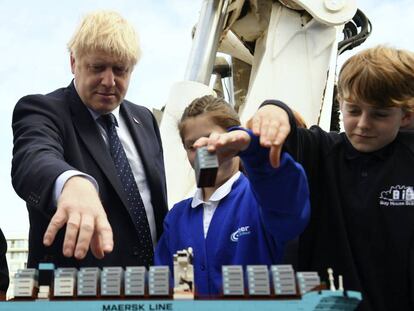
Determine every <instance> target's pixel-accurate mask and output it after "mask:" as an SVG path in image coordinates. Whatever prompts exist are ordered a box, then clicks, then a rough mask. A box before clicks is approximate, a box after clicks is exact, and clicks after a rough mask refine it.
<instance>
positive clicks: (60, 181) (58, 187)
mask: <svg viewBox="0 0 414 311" xmlns="http://www.w3.org/2000/svg"><path fill="white" fill-rule="evenodd" d="M73 176H82V177H84V178H86V179H87V180H89V181H90V182H91V183H92V185H93V186H94V187H95V189H96V191H98V193H99V185H98V183H97V182H96V180H95V178H93V177H92V176H90V175H88V174H85V173H82V172H80V171H76V170H68V171H65V172H63V173H62V174H60V175H59V176H58V178H56V181H55V185H54V186H53V204H54V206H57V201H58V199H59V197H60V195H61V193H62V189H63V186H65V184H66V182H67V181H68V179H69V178H71V177H73Z"/></svg>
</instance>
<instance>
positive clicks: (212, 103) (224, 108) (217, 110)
mask: <svg viewBox="0 0 414 311" xmlns="http://www.w3.org/2000/svg"><path fill="white" fill-rule="evenodd" d="M202 114H207V115H208V116H209V117H210V119H211V120H212V121H213V122H214V124H217V125H218V126H220V127H222V128H224V129H228V128H229V127H232V126H240V119H239V116H238V115H237V113H236V111H235V110H234V109H233V108H232V107H231V106H230V105H229V104H228V103H227V102H226V101H225V100H224V99H223V98H219V97H214V96H212V95H206V96H203V97H199V98H196V99H194V100H193V101H192V102H191V104H190V105H188V106H187V108H185V110H184V112H183V115H182V116H181V120H180V122H179V123H178V130H179V132H180V137H181V140H182V139H183V135H184V130H185V123H186V122H185V121H186V120H187V119H189V118H194V117H197V116H199V115H202Z"/></svg>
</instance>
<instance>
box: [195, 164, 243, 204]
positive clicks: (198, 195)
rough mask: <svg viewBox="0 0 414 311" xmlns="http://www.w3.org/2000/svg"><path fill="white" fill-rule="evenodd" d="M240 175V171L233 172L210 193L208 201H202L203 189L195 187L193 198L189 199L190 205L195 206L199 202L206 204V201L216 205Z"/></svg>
mask: <svg viewBox="0 0 414 311" xmlns="http://www.w3.org/2000/svg"><path fill="white" fill-rule="evenodd" d="M239 177H240V172H237V173H235V174H234V175H233V176H232V177H230V178H229V180H227V181H226V182H225V183H224V184H222V185H221V186H220V187H218V188H217V189H216V191H214V193H213V194H212V195H211V197H210V199H209V200H208V201H204V200H203V199H204V198H203V189H201V188H197V190H196V192H195V194H194V197H193V200H192V201H191V207H192V208H195V207H197V206H199V205H200V204H206V203H213V202H214V203H215V205H216V206H217V205H218V203H219V202H220V200H221V199H223V198H224V197H225V196H226V195H228V194H229V193H230V191H231V188H232V187H233V184H234V183H235V181H236V180H237V179H239Z"/></svg>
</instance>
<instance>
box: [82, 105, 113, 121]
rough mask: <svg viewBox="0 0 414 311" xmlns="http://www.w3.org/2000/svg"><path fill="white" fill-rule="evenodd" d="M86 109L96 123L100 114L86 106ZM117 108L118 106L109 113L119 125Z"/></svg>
mask: <svg viewBox="0 0 414 311" xmlns="http://www.w3.org/2000/svg"><path fill="white" fill-rule="evenodd" d="M86 108H88V110H89V113H90V114H91V116H92V118H93V119H94V120H95V121H97V119H98V118H99V117H100V116H101V114H100V113H98V112H96V111H94V110H92V109H91V108H89V107H88V106H86ZM119 108H120V106H118V107H116V108H115V109H114V110H112V111H111V112H110V113H112V114H113V115H114V116H115V119H116V120H117V121H118V124H119Z"/></svg>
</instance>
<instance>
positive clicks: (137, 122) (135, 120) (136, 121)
mask: <svg viewBox="0 0 414 311" xmlns="http://www.w3.org/2000/svg"><path fill="white" fill-rule="evenodd" d="M132 119H133V120H134V122H135V123H136V124H139V125H141V122H139V121H138V120H137V119H135V118H134V117H133V118H132Z"/></svg>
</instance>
